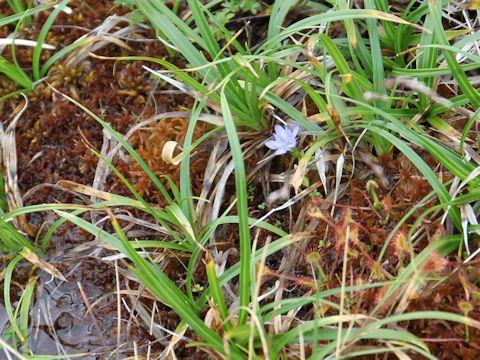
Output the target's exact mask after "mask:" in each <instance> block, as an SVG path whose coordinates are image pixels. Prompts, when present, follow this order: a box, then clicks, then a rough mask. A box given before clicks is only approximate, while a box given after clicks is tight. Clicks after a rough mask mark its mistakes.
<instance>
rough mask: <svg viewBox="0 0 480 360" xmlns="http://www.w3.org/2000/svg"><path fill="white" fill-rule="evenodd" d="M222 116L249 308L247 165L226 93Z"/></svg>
mask: <svg viewBox="0 0 480 360" xmlns="http://www.w3.org/2000/svg"><path fill="white" fill-rule="evenodd" d="M220 97H221V106H222V114H223V118H224V121H225V129H226V131H227V136H228V142H229V144H230V150H231V152H232V157H233V161H234V163H235V189H236V194H237V212H238V227H239V234H240V235H239V236H240V267H241V270H240V285H239V295H240V303H239V306H241V307H248V304H249V302H250V300H249V299H250V257H251V256H250V229H249V226H248V200H247V181H246V179H245V164H244V162H243V155H242V149H241V147H240V141H239V140H238V135H237V130H236V127H235V123H234V121H233V118H232V114H231V112H230V107H229V106H228V102H227V98H226V97H225V93H224V92H223V91H222V92H221V94H220ZM247 315H248V313H247V312H246V310H245V309H240V311H239V314H238V324H239V325H243V324H245V323H246V320H247Z"/></svg>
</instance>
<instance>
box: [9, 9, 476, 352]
mask: <svg viewBox="0 0 480 360" xmlns="http://www.w3.org/2000/svg"><path fill="white" fill-rule="evenodd" d="M232 3H233V2H232ZM177 4H178V3H175V4H174V6H173V7H172V9H171V8H170V7H168V6H167V5H166V4H165V3H164V2H163V1H154V0H136V1H135V3H133V2H129V4H128V5H129V7H130V8H132V9H133V10H134V11H139V12H140V13H141V14H142V16H143V17H144V18H145V19H146V20H147V21H148V23H149V24H150V26H152V27H153V28H154V29H155V31H156V33H157V35H158V36H159V38H161V42H162V43H163V44H164V45H165V47H167V48H168V49H169V51H170V52H178V53H180V54H181V55H182V56H183V57H184V59H185V61H186V62H187V65H186V66H185V67H184V68H180V67H178V66H177V65H175V64H173V62H172V61H171V58H169V57H166V58H164V59H157V58H152V57H146V56H130V57H126V56H125V57H114V58H110V59H112V60H118V61H148V62H150V63H153V65H151V66H144V69H145V70H146V71H148V72H149V73H150V74H152V76H154V77H155V78H158V79H161V80H162V81H164V82H165V83H166V84H169V86H172V87H175V88H177V89H179V90H180V91H182V92H184V93H185V94H187V95H188V96H191V97H194V98H195V101H194V105H193V107H192V108H191V109H189V111H190V113H189V115H188V116H187V117H188V118H189V124H188V128H187V130H186V133H185V140H184V142H183V144H175V146H178V145H181V148H180V152H179V153H177V155H176V156H173V154H174V152H171V153H169V154H168V155H166V156H165V158H164V160H165V161H167V162H169V163H170V164H172V165H174V166H176V165H178V164H180V165H179V166H180V181H179V184H178V186H177V184H175V183H174V182H173V181H171V180H170V179H169V178H168V176H165V177H164V180H165V181H166V182H167V183H168V185H169V186H168V189H167V187H165V185H164V183H162V181H161V179H160V178H159V177H158V176H157V175H156V174H155V173H154V172H152V170H151V169H150V168H149V167H148V166H147V163H146V162H145V160H144V159H142V158H141V157H140V156H139V155H138V153H137V152H136V151H135V149H134V148H133V147H132V146H131V144H130V143H129V142H128V140H126V138H124V137H123V136H122V135H121V134H119V133H118V132H116V131H115V130H114V129H113V128H112V126H111V125H109V124H108V123H106V122H105V121H104V120H103V119H102V118H101V117H99V116H98V115H96V114H95V113H94V112H93V111H91V110H90V109H88V108H87V107H85V106H84V105H82V104H81V103H79V102H78V101H76V100H74V99H73V98H72V97H69V96H67V95H63V96H64V98H66V99H67V100H69V101H71V102H73V103H75V104H76V105H78V106H79V107H80V108H81V109H82V110H84V111H85V112H86V113H88V114H89V115H90V116H92V117H93V118H95V120H97V121H98V122H99V123H100V124H101V125H102V127H103V128H104V129H106V130H107V131H108V132H109V133H110V134H111V135H112V136H113V137H114V138H115V140H116V141H117V142H118V143H119V144H121V145H122V147H123V148H124V149H125V150H126V151H127V152H128V153H129V154H130V156H131V157H132V159H134V160H135V161H136V162H137V163H138V164H139V166H140V167H141V168H142V169H143V170H144V171H145V173H146V174H147V175H148V177H149V178H150V179H151V181H152V182H153V183H154V184H155V186H156V188H157V190H158V192H160V193H161V194H162V196H163V197H164V198H165V201H166V203H167V205H166V206H164V207H163V208H160V207H158V206H155V205H153V204H149V203H148V202H147V201H146V200H145V199H144V198H143V197H142V196H141V195H140V194H139V192H138V191H136V190H135V187H134V186H133V185H132V184H131V183H130V182H129V180H128V179H127V178H126V177H125V176H124V175H123V174H122V173H121V172H120V171H119V170H118V169H117V168H116V166H115V164H114V163H113V162H112V161H111V160H110V159H107V157H106V156H105V154H102V153H100V152H98V151H95V150H93V149H92V151H93V152H94V153H95V154H96V155H97V156H98V157H99V158H100V161H102V162H104V163H105V164H107V165H108V166H109V168H110V169H111V171H112V172H113V173H114V174H115V175H116V176H117V177H118V178H120V179H121V181H122V182H123V183H124V184H125V186H126V187H127V188H128V190H129V191H130V193H131V194H132V195H133V198H130V197H127V196H120V195H114V194H110V193H107V192H101V191H98V190H97V189H94V188H90V187H85V186H79V185H78V184H73V183H70V182H63V183H62V185H63V186H65V187H67V188H69V189H70V190H72V191H75V192H76V193H78V194H81V195H88V196H93V197H95V198H97V199H98V200H101V201H98V202H94V203H92V204H89V205H85V206H73V205H70V204H64V205H41V206H36V207H30V208H23V209H18V210H15V211H12V212H10V213H7V214H3V217H2V220H3V221H4V222H5V224H7V223H6V221H7V220H8V219H10V218H11V217H13V216H17V215H19V214H21V213H27V212H32V211H40V210H45V209H55V210H56V212H57V214H59V215H60V216H61V219H60V220H58V221H57V223H55V225H54V226H53V227H52V228H51V229H53V230H49V232H48V233H47V234H49V235H51V231H54V229H55V228H56V227H58V226H59V225H60V224H61V223H62V222H65V221H70V222H72V223H74V224H76V225H77V226H79V227H81V228H82V229H84V230H85V231H87V232H88V233H90V234H92V235H94V236H98V238H99V239H100V240H101V241H102V242H103V243H105V244H108V246H109V248H110V249H114V250H115V251H116V252H117V253H118V254H121V255H119V256H125V257H127V258H128V261H126V262H125V267H127V268H128V270H129V271H131V273H132V274H133V275H134V279H135V282H136V283H137V284H139V286H144V287H145V288H147V289H148V291H149V292H150V293H151V294H152V295H153V296H154V297H155V298H156V299H157V300H158V301H159V302H161V303H163V304H164V305H165V306H167V307H169V308H171V309H173V311H174V312H175V314H176V315H177V316H178V317H179V318H180V320H181V321H180V323H179V325H178V326H177V327H176V329H168V330H169V331H170V334H171V332H174V334H175V335H174V336H175V337H174V338H172V341H178V339H180V338H181V339H183V341H187V342H191V343H192V344H193V345H196V346H199V347H201V348H202V350H203V351H205V352H207V353H208V354H209V355H211V356H215V357H220V358H232V359H244V358H249V359H251V358H263V357H266V358H271V359H276V358H301V359H303V358H319V359H323V358H338V359H340V358H348V357H352V358H354V357H363V356H370V355H376V354H382V353H393V354H395V355H396V356H398V357H406V356H408V354H411V353H417V354H420V355H422V356H424V357H426V358H429V359H435V358H437V357H436V355H435V354H433V353H432V351H431V349H430V347H429V346H428V345H427V344H428V340H429V339H424V338H423V339H422V338H420V335H419V334H418V333H416V334H414V333H413V331H410V330H411V328H408V326H409V325H405V326H404V325H403V324H415V322H416V321H419V320H421V321H430V320H442V321H449V322H456V323H460V324H463V325H464V326H465V339H467V340H466V341H467V343H468V342H469V341H470V339H471V332H472V329H479V328H480V322H479V321H478V320H475V319H473V318H471V317H469V316H471V313H472V310H473V306H471V302H469V301H470V298H469V296H470V294H469V293H468V292H467V291H466V294H465V296H466V297H468V299H467V300H465V301H462V302H461V303H460V305H459V306H460V308H459V313H454V312H452V311H450V312H445V311H439V310H433V309H432V310H430V309H428V310H425V309H423V308H421V307H415V303H416V301H419V300H418V299H422V298H423V299H427V298H428V299H430V298H431V294H432V292H433V291H434V290H433V289H434V288H435V286H440V284H441V283H442V282H443V281H444V280H445V279H447V278H448V277H449V276H450V274H449V273H450V272H457V271H458V269H459V268H461V266H463V265H462V262H469V261H470V260H472V259H473V258H474V257H475V256H476V255H477V253H478V250H476V249H475V250H473V248H474V245H473V244H474V243H475V242H474V239H476V236H477V235H476V234H477V233H478V224H477V222H476V214H477V212H478V204H479V202H478V201H479V199H480V196H479V195H480V192H479V191H478V182H479V181H478V173H479V170H478V164H480V163H479V162H478V155H476V154H475V151H476V149H478V144H476V139H474V138H473V137H472V135H475V134H473V133H472V131H471V130H472V128H473V125H474V123H475V122H476V121H477V118H478V111H476V112H474V111H473V109H475V108H476V107H477V105H478V104H477V102H478V101H479V100H478V99H479V97H478V92H477V90H476V89H475V87H474V86H473V85H472V84H471V81H470V80H471V79H470V78H469V73H466V71H472V70H475V69H477V68H478V55H474V54H472V53H470V52H468V51H465V50H463V49H464V47H465V45H466V44H469V43H473V42H475V41H476V39H477V37H478V36H477V35H476V33H470V32H469V31H467V30H463V29H456V30H445V29H444V23H445V22H443V20H444V17H445V13H444V12H443V11H442V6H443V3H441V2H437V3H432V2H422V3H417V2H416V1H410V2H407V3H406V4H403V5H390V4H389V3H388V2H387V1H382V0H378V1H374V0H366V1H365V3H364V8H362V9H358V8H351V4H350V2H348V1H335V2H327V5H325V7H326V8H323V7H321V8H319V6H317V5H315V4H311V3H310V2H304V3H302V4H301V6H302V7H298V6H297V7H295V5H296V2H294V1H288V0H287V1H275V2H274V3H273V5H272V6H271V7H270V8H269V11H270V17H269V20H268V25H266V26H265V37H264V38H262V39H261V41H258V42H253V43H249V42H248V39H247V41H245V42H242V40H245V39H244V38H243V37H242V36H243V33H244V32H245V31H247V28H248V25H246V26H245V27H241V28H239V29H236V31H232V30H229V29H228V26H227V21H226V20H225V21H222V20H221V19H219V18H218V16H217V15H218V14H214V13H213V12H212V11H211V10H212V9H213V6H214V5H216V4H217V2H211V3H209V4H202V3H201V2H200V1H198V0H187V5H188V10H189V12H188V13H187V15H185V14H181V11H180V8H179V7H178V6H176V5H177ZM256 4H257V3H256ZM255 9H256V8H255ZM237 10H238V9H237ZM237 10H235V11H237ZM240 10H245V9H240ZM250 10H252V9H250ZM257 10H259V9H256V11H257ZM300 10H301V11H303V12H304V13H308V15H309V16H306V17H303V18H302V19H301V20H298V21H296V20H293V21H290V19H289V16H288V15H289V14H290V15H292V13H293V14H295V11H300ZM325 10H328V11H325ZM232 12H233V10H232ZM183 15H185V16H183ZM227 20H228V19H227ZM219 32H220V34H221V35H219ZM457 37H461V38H460V39H459V40H458V41H457V40H456V39H457ZM241 39H242V40H241ZM459 59H462V63H460V61H459ZM153 67H155V69H154V68H153ZM33 73H34V76H35V74H37V75H39V74H40V72H39V68H38V67H37V70H36V71H35V67H34V71H33ZM451 84H455V86H458V89H459V92H458V93H456V92H454V91H453V90H452V91H450V92H449V94H448V96H446V95H445V94H444V93H443V92H444V90H445V88H448V89H450V85H451ZM441 90H442V91H441ZM452 114H460V115H462V116H463V117H464V120H465V122H466V126H465V127H464V128H463V129H461V130H458V128H455V127H454V126H453V125H452V124H451V121H450V117H451V116H452ZM205 119H207V121H209V122H210V123H211V124H212V130H211V131H208V132H206V133H205V134H203V136H201V137H200V138H199V139H198V140H196V141H194V140H193V139H194V131H195V128H196V126H197V124H198V121H205ZM277 122H280V123H281V124H282V125H283V126H281V125H280V124H277ZM272 128H274V129H275V132H274V134H273V136H274V139H270V140H268V139H269V136H270V134H271V129H272ZM439 133H443V134H446V135H447V136H446V137H444V136H438V134H439ZM222 142H223V144H224V145H223V148H221V147H220V146H221V143H222ZM212 143H214V145H212ZM170 145H171V144H170ZM208 146H210V148H208ZM267 147H268V148H269V149H272V150H276V154H270V153H268V150H267ZM175 148H176V147H175ZM198 149H200V151H206V150H205V149H209V151H211V153H212V154H211V157H210V161H209V163H211V164H215V162H219V163H220V165H219V166H217V167H215V166H214V165H211V166H210V167H208V168H207V169H208V170H210V172H209V171H206V175H205V180H204V187H203V188H202V189H201V195H200V196H195V195H194V194H197V193H198V192H196V191H194V190H198V189H192V182H191V176H192V174H191V168H190V159H191V157H192V156H194V151H196V150H198ZM212 149H213V150H212ZM170 150H171V148H170ZM217 151H218V152H220V153H221V154H216V152H217ZM163 154H164V153H163V152H162V156H163ZM255 154H257V155H258V154H260V155H259V158H258V161H256V163H255V164H254V166H252V165H251V163H250V161H251V160H250V158H253V157H254V156H255ZM220 169H221V170H220ZM272 169H273V170H272ZM221 171H223V174H221ZM261 171H263V172H265V173H266V174H267V175H263V177H262V178H261V179H262V181H255V176H256V174H259V173H260V172H261ZM271 171H274V172H277V173H278V174H276V176H271V174H270V172H271ZM232 173H233V174H232ZM231 175H233V177H232V176H231ZM258 176H260V175H258ZM229 178H232V179H233V178H234V183H231V184H229V185H227V182H228V179H229ZM274 180H275V181H278V182H281V183H282V184H281V185H280V186H277V185H276V184H273V181H274ZM262 182H263V183H262ZM252 183H253V184H256V185H257V186H258V187H259V188H260V187H261V188H262V190H263V191H258V192H257V191H256V189H255V188H254V187H253V188H252V185H250V187H248V186H247V184H252ZM213 184H215V188H214V189H212V185H213ZM233 189H234V190H233ZM292 190H293V192H294V195H293V196H292V195H291V194H292V193H293V192H292ZM229 191H230V192H231V193H232V196H231V197H230V198H228V199H227V198H226V197H225V195H224V194H225V193H226V192H227V193H228V192H229ZM252 193H262V194H264V195H265V196H262V198H261V199H258V201H256V200H257V199H256V198H255V196H254V195H252ZM308 194H314V195H315V196H313V197H311V198H309V197H308V196H307V195H308ZM120 208H133V209H135V210H137V211H139V212H141V213H144V214H146V216H147V218H148V219H150V220H151V223H149V226H151V227H154V228H155V229H157V230H158V232H159V233H161V234H163V235H164V237H165V238H164V239H163V240H161V241H157V240H138V239H136V238H135V237H131V236H129V235H128V231H126V228H127V226H125V224H123V225H122V222H121V221H119V218H120V217H119V212H118V211H117V210H118V209H120ZM285 209H288V211H285ZM87 211H91V212H99V211H102V212H105V213H106V215H107V216H108V218H109V219H110V222H111V225H112V230H113V231H111V232H109V231H106V230H105V229H102V227H101V226H99V225H98V224H94V223H93V222H89V221H87V220H86V219H85V218H84V217H83V214H84V213H86V212H87ZM288 212H290V214H288ZM256 214H261V215H259V216H256ZM275 216H277V219H278V221H279V223H277V222H276V221H274V217H275ZM272 223H273V224H275V225H272ZM225 229H226V230H225ZM222 231H229V232H230V233H231V234H232V235H231V236H232V237H233V238H235V240H236V241H237V242H238V244H234V245H233V246H232V249H235V250H231V251H236V252H237V253H238V256H237V257H236V261H235V262H233V263H229V264H228V266H227V265H226V264H227V260H226V258H225V257H223V256H224V251H223V250H221V249H222V247H221V243H222V241H221V240H219V239H218V237H219V236H222V235H219V234H222ZM224 234H225V233H223V235H224ZM46 238H47V241H48V236H47V237H46ZM19 241H20V240H19ZM22 241H24V240H22ZM44 241H45V240H44ZM24 242H25V241H24ZM8 244H10V246H18V245H16V243H15V242H13V241H10V242H9V243H8ZM24 246H26V244H24ZM18 250H19V248H16V249H15V251H18ZM30 250H31V251H35V250H34V248H32V249H30ZM159 251H161V252H165V251H168V253H170V254H173V256H175V257H176V258H177V259H178V262H179V263H180V264H181V266H182V267H183V272H182V273H181V274H179V278H180V280H178V279H172V278H171V277H169V276H167V271H166V270H167V269H165V268H164V267H163V265H162V261H163V258H164V256H163V255H162V256H158V252H159ZM228 251H230V250H228ZM463 251H465V252H466V254H463ZM451 254H456V255H457V256H458V260H457V263H455V260H453V258H452V255H451ZM184 258H185V259H186V260H183V259H184ZM17 259H18V260H17ZM19 260H20V258H15V260H14V261H13V262H12V263H11V264H13V265H9V267H8V269H7V270H8V271H9V273H10V274H11V271H12V269H13V267H14V266H15V264H16V262H17V261H19ZM200 271H201V272H202V273H203V274H204V277H203V279H199V278H198V276H197V274H198V273H199V272H200ZM8 279H10V278H8ZM9 281H10V280H9ZM464 283H465V280H464ZM473 286H474V287H476V285H475V284H473ZM32 289H33V288H30V287H29V288H28V289H26V290H25V293H27V294H28V296H29V297H30V298H31V296H32V295H31V294H32ZM287 292H288V293H289V295H288V296H287V295H286V293H287ZM29 306H30V305H29V302H28V301H27V300H25V306H22V305H20V306H19V307H17V309H20V310H19V311H21V309H23V307H26V308H28V307H29ZM419 309H421V310H419ZM24 312H25V310H24ZM16 318H17V316H16V315H14V314H13V312H11V321H12V323H14V324H16V326H13V325H12V327H13V328H12V331H13V332H14V333H15V334H16V336H17V337H18V338H19V339H20V342H24V339H23V338H21V335H22V334H23V332H22V331H24V327H25V321H26V320H25V314H24V315H23V316H20V317H19V318H20V320H19V322H17V320H16ZM18 324H20V325H18ZM188 330H191V332H192V333H193V335H191V333H189V335H188V336H189V337H190V338H188V340H185V338H184V335H185V334H186V333H187V332H188ZM166 348H167V349H170V347H166Z"/></svg>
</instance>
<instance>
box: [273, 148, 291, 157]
mask: <svg viewBox="0 0 480 360" xmlns="http://www.w3.org/2000/svg"><path fill="white" fill-rule="evenodd" d="M287 152H288V149H285V148H282V149H278V150H277V151H275V155H283V154H286V153H287Z"/></svg>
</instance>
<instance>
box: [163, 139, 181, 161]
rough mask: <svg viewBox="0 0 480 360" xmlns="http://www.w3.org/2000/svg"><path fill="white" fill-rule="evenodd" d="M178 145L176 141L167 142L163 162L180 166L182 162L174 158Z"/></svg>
mask: <svg viewBox="0 0 480 360" xmlns="http://www.w3.org/2000/svg"><path fill="white" fill-rule="evenodd" d="M177 145H178V143H177V142H176V141H167V142H166V143H165V145H164V146H163V149H162V159H163V161H165V162H167V163H169V164H172V165H178V164H180V162H181V161H182V160H179V159H176V158H175V157H174V156H173V153H174V151H175V148H176V147H177Z"/></svg>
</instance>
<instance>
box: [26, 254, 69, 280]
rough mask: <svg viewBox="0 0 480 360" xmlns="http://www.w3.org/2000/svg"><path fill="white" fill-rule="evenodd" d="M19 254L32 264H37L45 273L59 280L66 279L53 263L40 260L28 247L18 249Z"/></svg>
mask: <svg viewBox="0 0 480 360" xmlns="http://www.w3.org/2000/svg"><path fill="white" fill-rule="evenodd" d="M19 254H20V255H22V256H23V257H24V258H25V259H26V260H28V261H30V262H31V263H32V264H33V265H35V266H38V267H39V268H40V269H42V270H43V271H45V272H46V273H47V274H50V275H52V276H53V277H56V278H57V279H59V280H62V281H67V280H66V279H65V278H64V277H63V275H62V273H61V272H60V271H58V270H57V269H56V268H55V267H54V266H53V265H51V264H49V263H48V262H46V261H45V260H42V259H41V258H40V257H39V256H38V255H37V254H35V253H34V252H33V251H32V250H30V249H29V248H26V247H24V248H23V249H22V250H20V253H19Z"/></svg>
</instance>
